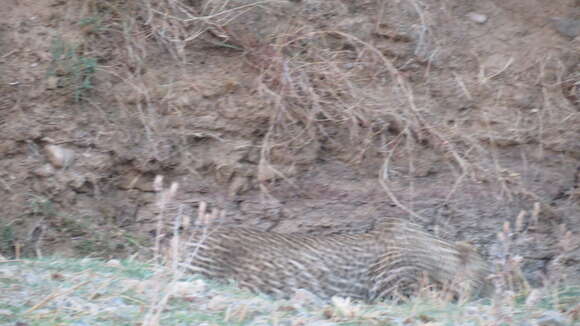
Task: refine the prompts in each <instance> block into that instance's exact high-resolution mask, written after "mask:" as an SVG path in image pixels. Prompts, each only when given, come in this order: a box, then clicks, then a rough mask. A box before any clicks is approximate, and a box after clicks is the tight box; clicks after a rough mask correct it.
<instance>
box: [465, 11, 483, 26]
mask: <svg viewBox="0 0 580 326" xmlns="http://www.w3.org/2000/svg"><path fill="white" fill-rule="evenodd" d="M467 18H469V19H471V20H472V21H474V22H476V23H478V24H483V23H485V22H486V21H487V16H486V15H484V14H479V13H476V12H470V13H468V14H467Z"/></svg>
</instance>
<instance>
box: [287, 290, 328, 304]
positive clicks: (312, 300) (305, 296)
mask: <svg viewBox="0 0 580 326" xmlns="http://www.w3.org/2000/svg"><path fill="white" fill-rule="evenodd" d="M290 303H292V304H293V305H294V306H311V305H320V304H321V300H320V298H318V297H317V296H315V295H314V294H313V293H312V292H310V291H307V290H304V289H298V290H296V291H295V292H294V295H293V296H292V297H291V298H290Z"/></svg>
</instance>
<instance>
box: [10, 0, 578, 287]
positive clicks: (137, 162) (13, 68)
mask: <svg viewBox="0 0 580 326" xmlns="http://www.w3.org/2000/svg"><path fill="white" fill-rule="evenodd" d="M579 10H580V7H578V3H577V1H572V0H569V1H559V2H545V1H540V0H534V1H529V0H507V1H506V0H503V1H487V2H473V3H466V2H463V1H456V0H452V1H448V2H445V3H444V4H442V5H440V6H432V5H430V4H427V3H422V2H419V1H407V2H393V3H391V2H386V1H358V2H352V1H338V0H336V1H335V0H332V1H329V0H326V1H318V0H304V1H288V2H278V1H276V2H275V1H271V2H270V1H250V2H248V1H201V2H197V1H165V0H162V1H150V0H142V1H139V2H137V3H133V2H132V3H129V4H127V3H125V2H124V1H107V2H99V1H85V2H77V1H72V0H69V1H67V0H55V1H42V2H38V1H29V0H23V1H9V2H8V3H7V4H5V5H4V9H3V10H2V13H0V21H1V22H2V23H0V62H1V63H2V75H1V77H0V105H1V116H0V118H1V119H0V124H1V130H0V135H1V136H0V189H2V191H1V192H0V199H1V200H2V201H3V203H4V205H3V209H2V214H1V216H0V220H1V221H2V229H1V230H0V234H1V236H0V237H1V238H0V252H1V253H2V254H3V255H6V256H19V255H43V254H44V255H47V254H51V253H60V254H65V255H79V254H82V255H87V254H92V255H100V256H123V255H128V254H132V253H135V252H144V251H145V249H146V248H148V247H149V245H150V241H151V235H150V232H151V231H152V230H154V229H155V223H156V222H157V220H156V218H157V216H158V213H159V212H158V208H157V207H156V206H155V195H156V194H155V188H154V187H153V180H154V178H155V176H156V175H164V176H165V179H166V180H167V182H173V181H177V182H179V184H180V194H179V195H180V198H179V200H180V202H181V203H182V204H183V205H182V206H181V207H183V211H182V212H181V213H180V214H190V212H191V211H194V210H195V208H196V207H197V205H198V204H199V202H202V201H207V202H209V203H211V205H213V206H215V207H219V208H222V209H225V210H226V212H227V214H226V216H225V220H226V222H227V223H230V224H243V225H246V226H248V225H249V226H253V227H256V228H260V229H269V230H276V231H278V232H302V233H318V234H325V233H333V232H360V231H364V230H365V229H368V228H369V225H372V223H373V221H377V220H380V219H381V217H384V216H405V217H409V218H411V219H414V220H417V221H418V222H420V223H421V224H423V225H425V226H426V227H427V228H429V229H431V230H432V231H433V232H440V233H442V234H443V235H444V236H445V237H447V238H450V239H454V240H469V241H471V242H473V243H475V244H476V245H477V246H478V247H480V249H481V250H482V252H483V253H484V254H485V255H486V256H487V257H488V258H489V259H490V260H494V261H503V262H505V261H506V260H509V259H512V260H513V259H514V255H515V256H517V257H515V258H517V259H515V260H513V261H516V262H521V264H522V265H523V267H524V271H525V272H526V276H527V277H528V279H529V280H531V281H532V282H533V283H536V284H538V283H546V282H549V281H550V282H551V281H554V282H555V281H557V280H560V279H562V278H569V279H570V278H571V279H572V280H574V277H576V281H578V279H577V277H578V275H580V244H579V243H578V240H577V239H578V237H577V236H575V235H577V234H578V233H579V232H580V223H579V222H580V213H579V211H580V210H579V201H580V194H579V191H580V190H579V189H580V188H579V187H580V181H579V173H580V172H578V171H580V170H579V167H580V141H579V140H580V129H579V128H578V125H580V103H579V97H580V94H579V90H578V85H579V80H580V74H579V71H580V69H579V68H580V56H579V55H578V53H579V49H580V39H579V37H578V33H577V32H576V30H575V29H574V26H575V25H574V22H576V23H577V22H578V21H579V20H580V11H579ZM506 223H507V224H506ZM498 232H501V234H503V235H504V236H502V237H500V238H498V236H497V233H498ZM520 258H521V259H520ZM510 261H511V260H510Z"/></svg>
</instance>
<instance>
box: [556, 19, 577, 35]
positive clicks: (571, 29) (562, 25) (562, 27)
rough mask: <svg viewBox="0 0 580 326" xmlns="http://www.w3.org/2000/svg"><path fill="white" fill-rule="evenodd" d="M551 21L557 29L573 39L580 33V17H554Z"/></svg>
mask: <svg viewBox="0 0 580 326" xmlns="http://www.w3.org/2000/svg"><path fill="white" fill-rule="evenodd" d="M550 21H551V22H552V26H554V28H555V29H556V31H558V33H560V34H562V35H564V36H567V37H569V38H571V39H573V38H576V37H577V36H578V35H580V19H570V18H552V19H550Z"/></svg>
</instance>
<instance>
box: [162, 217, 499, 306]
mask: <svg viewBox="0 0 580 326" xmlns="http://www.w3.org/2000/svg"><path fill="white" fill-rule="evenodd" d="M186 238H187V239H188V241H187V245H186V246H185V247H183V246H181V248H180V250H184V249H185V251H184V252H186V255H185V256H184V255H177V257H180V258H178V259H179V261H180V262H181V263H182V265H185V266H186V267H187V269H189V270H190V271H191V272H194V273H201V274H203V275H205V276H207V277H209V278H213V279H219V280H234V281H235V282H237V283H238V285H239V286H241V287H245V288H249V289H251V290H252V291H254V292H262V293H266V294H270V295H273V296H275V297H288V296H290V295H292V294H293V293H294V291H295V290H297V289H305V290H308V291H310V292H312V293H313V294H315V295H317V296H319V297H321V298H324V299H328V298H332V297H333V296H340V297H350V298H352V299H358V300H363V301H366V302H373V301H376V300H378V299H384V298H394V297H398V296H400V295H408V294H411V293H414V292H413V291H416V290H418V288H419V287H421V286H425V283H426V282H425V281H428V283H430V284H435V285H437V286H439V287H443V288H446V289H450V290H451V291H453V293H455V294H461V295H464V294H472V293H474V292H475V291H478V290H479V289H480V288H482V286H483V284H484V279H485V277H486V276H487V273H488V269H487V264H486V263H485V261H484V260H483V259H482V257H481V256H480V255H479V254H478V253H477V251H476V250H475V249H474V248H473V247H472V246H471V245H469V244H466V243H452V242H449V241H446V240H443V239H439V238H437V237H435V236H433V235H432V234H430V233H428V232H426V231H423V230H422V229H421V228H420V227H419V226H418V225H415V224H413V223H410V222H408V221H404V220H401V219H395V218H389V219H387V220H385V221H384V222H381V223H379V224H378V225H376V226H375V228H374V229H373V230H372V231H370V232H368V233H363V234H336V235H325V236H315V235H299V234H282V233H274V232H264V231H258V230H252V229H247V228H237V227H215V228H212V227H210V228H201V229H194V230H190V231H189V234H187V235H182V236H181V239H186ZM174 240H175V238H174ZM170 247H172V249H171V250H172V251H173V252H174V253H177V251H176V250H177V247H176V246H175V245H173V246H170ZM182 252H183V251H182ZM173 256H175V255H173Z"/></svg>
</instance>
